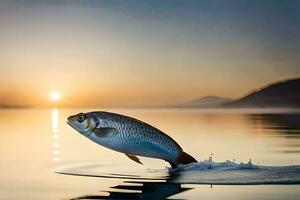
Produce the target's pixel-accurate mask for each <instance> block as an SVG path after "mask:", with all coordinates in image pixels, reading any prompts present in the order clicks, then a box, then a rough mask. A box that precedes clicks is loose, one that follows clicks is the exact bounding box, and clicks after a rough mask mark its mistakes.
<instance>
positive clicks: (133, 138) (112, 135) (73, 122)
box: [67, 111, 197, 168]
mask: <svg viewBox="0 0 300 200" xmlns="http://www.w3.org/2000/svg"><path fill="white" fill-rule="evenodd" d="M67 124H69V125H70V126H71V127H72V128H73V129H75V130H76V131H78V132H79V133H80V134H82V135H83V136H85V137H87V138H89V139H90V140H92V141H93V142H95V143H97V144H99V145H101V146H103V147H106V148H108V149H111V150H114V151H117V152H120V153H124V154H125V155H126V156H127V157H128V158H130V159H131V160H133V161H135V162H137V163H139V164H142V162H141V161H140V159H139V158H138V156H142V157H149V158H155V159H162V160H165V161H166V162H168V163H169V164H170V165H171V167H172V168H177V166H178V165H186V164H190V163H194V162H197V160H196V159H195V158H193V157H192V156H191V155H189V154H187V153H186V152H184V151H183V149H182V148H181V147H180V145H179V144H178V143H177V142H176V141H175V140H173V139H172V138H171V137H170V136H169V135H167V134H166V133H164V132H163V131H161V130H159V129H157V128H155V127H154V126H151V125H150V124H147V123H145V122H143V121H140V120H138V119H135V118H132V117H129V116H125V115H121V114H117V113H111V112H105V111H93V112H87V113H79V114H76V115H71V116H69V117H68V118H67Z"/></svg>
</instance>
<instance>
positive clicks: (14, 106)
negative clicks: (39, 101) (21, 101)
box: [0, 104, 30, 109]
mask: <svg viewBox="0 0 300 200" xmlns="http://www.w3.org/2000/svg"><path fill="white" fill-rule="evenodd" d="M11 108H12V109H14V108H30V106H25V105H8V104H0V109H11Z"/></svg>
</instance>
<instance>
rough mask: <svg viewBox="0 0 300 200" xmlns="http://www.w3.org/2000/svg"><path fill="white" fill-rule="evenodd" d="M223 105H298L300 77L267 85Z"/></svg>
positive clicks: (259, 106)
mask: <svg viewBox="0 0 300 200" xmlns="http://www.w3.org/2000/svg"><path fill="white" fill-rule="evenodd" d="M224 106H225V107H256V108H268V107H270V108H272V107H300V79H293V80H287V81H284V82H279V83H275V84H272V85H269V86H267V87H265V88H263V89H260V90H258V91H254V92H252V93H250V94H249V95H247V96H245V97H243V98H240V99H238V100H236V101H232V102H228V103H225V104H224Z"/></svg>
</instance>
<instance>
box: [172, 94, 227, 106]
mask: <svg viewBox="0 0 300 200" xmlns="http://www.w3.org/2000/svg"><path fill="white" fill-rule="evenodd" d="M230 101H232V100H231V99H228V98H223V97H216V96H206V97H202V98H200V99H196V100H194V101H191V102H188V103H184V104H180V105H178V106H177V107H181V108H216V107H221V106H222V105H223V104H225V103H228V102H230Z"/></svg>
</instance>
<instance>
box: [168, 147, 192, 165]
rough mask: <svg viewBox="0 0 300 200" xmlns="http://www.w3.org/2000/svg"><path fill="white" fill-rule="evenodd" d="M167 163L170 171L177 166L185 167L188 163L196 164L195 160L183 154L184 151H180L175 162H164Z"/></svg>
mask: <svg viewBox="0 0 300 200" xmlns="http://www.w3.org/2000/svg"><path fill="white" fill-rule="evenodd" d="M166 161H167V162H168V163H170V165H171V167H172V169H175V168H177V166H178V165H187V164H190V163H196V162H198V161H197V160H196V159H195V158H193V157H192V156H191V155H189V154H187V153H185V152H184V151H181V152H180V153H179V155H178V157H177V159H176V161H175V162H174V161H170V160H166Z"/></svg>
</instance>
